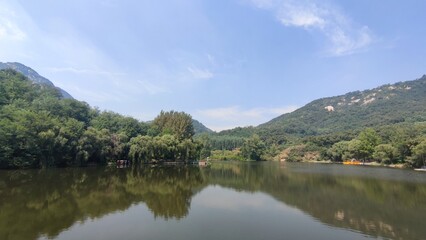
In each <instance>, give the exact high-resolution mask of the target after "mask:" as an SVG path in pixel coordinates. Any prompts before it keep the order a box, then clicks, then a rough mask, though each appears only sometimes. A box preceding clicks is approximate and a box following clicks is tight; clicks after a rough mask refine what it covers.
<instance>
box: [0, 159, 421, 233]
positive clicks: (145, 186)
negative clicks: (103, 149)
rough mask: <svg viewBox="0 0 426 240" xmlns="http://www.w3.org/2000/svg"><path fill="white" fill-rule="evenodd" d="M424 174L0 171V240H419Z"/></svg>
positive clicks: (277, 167) (323, 167) (261, 166)
mask: <svg viewBox="0 0 426 240" xmlns="http://www.w3.org/2000/svg"><path fill="white" fill-rule="evenodd" d="M425 221H426V174H425V173H418V172H414V171H409V170H397V169H388V168H377V167H359V166H343V165H331V164H289V163H286V164H280V163H214V164H213V165H212V166H210V167H208V168H199V167H194V166H192V167H188V166H163V167H158V166H157V167H153V166H142V167H133V168H127V169H116V168H80V169H51V170H26V171H0V239H4V240H8V239H18V240H19V239H102V240H104V239H106V240H107V239H120V240H126V239H167V240H169V239H185V240H188V239H215V240H217V239H326V240H333V239H410V240H411V239H413V240H414V239H426V226H425Z"/></svg>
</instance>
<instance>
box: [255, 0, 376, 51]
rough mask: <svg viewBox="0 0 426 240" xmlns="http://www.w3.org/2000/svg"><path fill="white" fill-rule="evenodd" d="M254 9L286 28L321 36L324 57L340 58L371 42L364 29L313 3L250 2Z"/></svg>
mask: <svg viewBox="0 0 426 240" xmlns="http://www.w3.org/2000/svg"><path fill="white" fill-rule="evenodd" d="M251 3H252V4H253V5H254V6H256V7H257V8H261V9H265V10H268V11H271V12H273V13H274V14H275V17H276V18H277V19H278V21H279V22H280V23H282V24H283V25H284V26H286V27H301V28H304V29H306V30H308V31H316V32H319V33H321V34H322V35H323V36H324V37H325V38H326V39H327V40H328V41H329V44H330V47H328V48H327V50H326V51H327V53H328V55H331V56H343V55H349V54H353V53H356V52H359V51H362V50H365V49H366V48H367V47H368V46H369V45H371V44H372V43H373V42H374V37H373V33H372V31H371V30H370V29H369V27H368V26H361V27H357V26H355V25H356V24H355V23H352V22H351V20H350V18H349V17H347V16H345V15H344V14H343V13H342V12H341V11H339V10H338V8H336V7H333V6H332V5H326V4H324V3H322V2H317V1H313V0H300V1H295V0H251Z"/></svg>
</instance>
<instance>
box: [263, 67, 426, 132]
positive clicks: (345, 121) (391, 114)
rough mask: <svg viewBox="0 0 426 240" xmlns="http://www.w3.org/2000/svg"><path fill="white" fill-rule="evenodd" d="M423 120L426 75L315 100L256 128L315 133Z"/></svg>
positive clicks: (425, 111) (425, 99)
mask: <svg viewBox="0 0 426 240" xmlns="http://www.w3.org/2000/svg"><path fill="white" fill-rule="evenodd" d="M423 121H426V75H423V76H422V77H421V78H419V79H417V80H413V81H405V82H398V83H395V84H386V85H383V86H380V87H377V88H374V89H370V90H364V91H355V92H350V93H347V94H344V95H340V96H336V97H328V98H321V99H318V100H314V101H312V102H310V103H308V104H307V105H305V106H304V107H301V108H299V109H297V110H295V111H294V112H291V113H286V114H283V115H281V116H279V117H277V118H274V119H272V120H271V121H269V122H267V123H264V124H261V125H259V126H257V127H256V129H257V130H260V131H284V132H285V133H288V134H295V135H318V134H328V133H333V132H339V131H348V130H356V129H359V128H363V127H377V126H382V125H389V124H395V123H401V122H407V123H414V122H423Z"/></svg>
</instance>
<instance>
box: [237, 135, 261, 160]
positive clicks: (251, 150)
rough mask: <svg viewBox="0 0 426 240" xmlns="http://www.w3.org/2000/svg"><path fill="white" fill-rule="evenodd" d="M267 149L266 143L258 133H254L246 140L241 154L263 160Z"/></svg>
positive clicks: (247, 157) (248, 157)
mask: <svg viewBox="0 0 426 240" xmlns="http://www.w3.org/2000/svg"><path fill="white" fill-rule="evenodd" d="M265 150H266V146H265V143H264V142H263V141H262V140H261V139H260V138H259V136H258V135H253V136H252V137H251V138H248V139H246V141H245V142H244V144H243V146H242V148H241V154H242V155H243V157H245V158H246V159H248V160H255V161H260V160H263V158H262V157H263V156H262V155H263V154H264V153H265Z"/></svg>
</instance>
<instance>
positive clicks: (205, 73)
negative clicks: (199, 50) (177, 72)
mask: <svg viewBox="0 0 426 240" xmlns="http://www.w3.org/2000/svg"><path fill="white" fill-rule="evenodd" d="M187 70H188V71H189V72H190V73H191V75H192V77H193V78H195V79H210V78H212V77H213V73H212V72H210V70H208V69H200V68H196V67H188V68H187Z"/></svg>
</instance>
